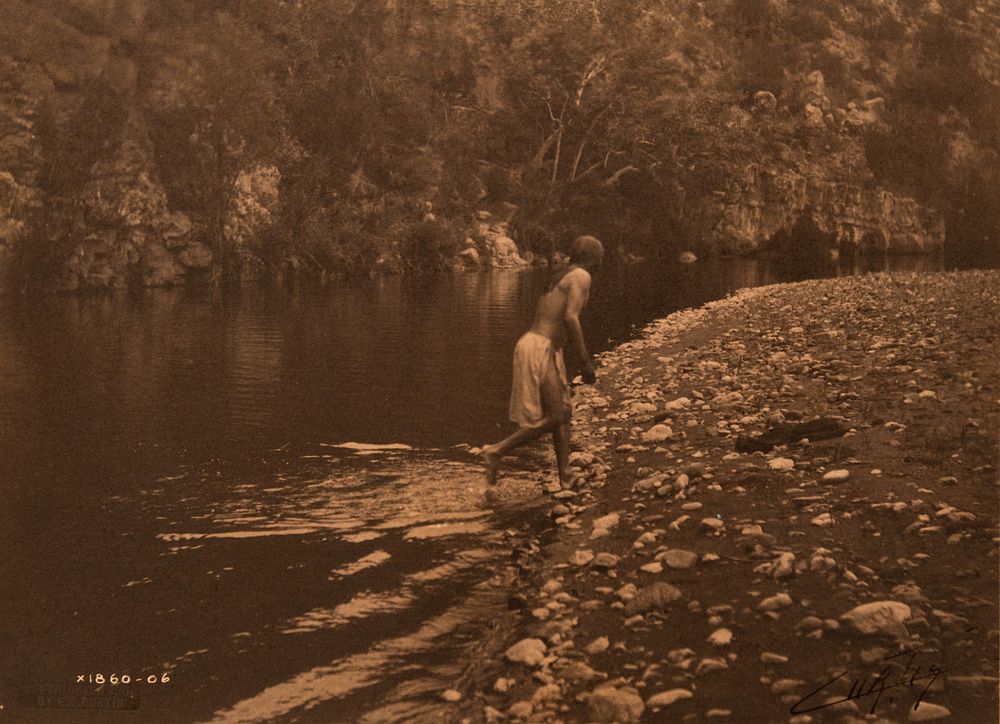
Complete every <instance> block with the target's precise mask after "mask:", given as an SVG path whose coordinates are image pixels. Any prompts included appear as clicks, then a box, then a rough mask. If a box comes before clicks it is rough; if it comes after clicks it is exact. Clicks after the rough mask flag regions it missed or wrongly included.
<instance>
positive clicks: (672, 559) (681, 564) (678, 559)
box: [656, 548, 698, 568]
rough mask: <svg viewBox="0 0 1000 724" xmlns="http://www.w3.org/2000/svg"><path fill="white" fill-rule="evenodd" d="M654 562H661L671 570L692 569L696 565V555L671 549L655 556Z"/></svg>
mask: <svg viewBox="0 0 1000 724" xmlns="http://www.w3.org/2000/svg"><path fill="white" fill-rule="evenodd" d="M656 560H658V561H663V562H664V563H666V564H667V565H668V566H670V567H671V568H693V567H694V566H695V565H696V564H697V563H698V554H697V553H692V552H691V551H686V550H684V549H683V548H671V549H670V550H668V551H664V552H663V553H658V554H657V555H656Z"/></svg>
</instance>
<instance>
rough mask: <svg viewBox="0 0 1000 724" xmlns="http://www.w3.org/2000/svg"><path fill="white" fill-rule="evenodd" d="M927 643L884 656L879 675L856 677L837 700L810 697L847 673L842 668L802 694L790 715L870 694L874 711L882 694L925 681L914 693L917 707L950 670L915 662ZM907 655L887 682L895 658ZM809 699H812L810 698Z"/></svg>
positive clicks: (816, 709)
mask: <svg viewBox="0 0 1000 724" xmlns="http://www.w3.org/2000/svg"><path fill="white" fill-rule="evenodd" d="M928 645H929V644H922V645H920V646H917V647H915V648H912V649H906V650H904V651H900V652H899V653H896V654H892V655H891V656H886V657H885V658H884V659H882V661H888V662H890V663H888V664H887V665H886V666H884V667H883V668H882V670H881V671H879V672H878V674H876V675H875V677H874V678H873V679H871V681H866V680H859V679H855V680H854V681H853V682H852V683H851V687H850V689H848V691H847V695H846V696H844V697H843V698H840V699H831V700H827V701H821V702H819V703H817V702H816V700H814V699H813V697H815V696H817V695H819V694H822V693H823V692H824V691H826V689H827V687H828V686H830V685H831V684H833V683H834V682H835V681H839V680H840V679H842V678H844V677H845V676H847V671H842V672H840V673H839V674H837V675H836V676H834V677H833V678H832V679H830V680H829V681H827V682H826V683H824V684H822V685H821V686H820V687H819V688H817V689H815V690H813V691H811V692H809V693H808V694H806V695H805V696H804V697H802V698H801V699H799V701H798V702H796V704H795V705H794V706H793V707H792V708H791V713H792V714H808V713H809V712H813V711H819V710H820V709H825V708H827V707H829V706H836V705H837V704H842V703H843V702H845V701H855V700H857V699H867V698H869V697H874V699H873V700H872V706H871V710H870V712H869V713H871V714H874V713H875V710H876V709H877V708H878V705H879V702H880V701H881V700H882V695H883V694H884V693H885V692H887V691H891V690H892V689H898V688H900V687H913V686H917V685H918V684H921V685H922V684H923V682H925V681H926V682H927V684H926V686H923V689H921V690H920V692H919V693H918V694H917V699H916V701H915V702H914V703H913V709H914V711H915V710H916V709H917V707H919V706H920V702H922V701H923V700H924V696H925V695H926V694H927V692H928V690H930V688H931V686H932V685H933V684H934V682H935V681H936V680H937V678H938V677H939V676H940V675H941V674H943V673H944V672H946V671H949V669H946V668H942V667H941V666H938V665H937V664H930V665H929V666H927V668H926V670H925V671H922V667H921V666H919V665H916V666H915V665H914V664H915V662H916V659H917V652H919V651H920V649H922V648H925V647H926V646H928ZM904 656H907V657H908V658H907V659H906V664H905V666H903V670H902V672H901V674H900V676H899V678H898V679H895V680H893V681H891V682H890V680H889V678H890V676H892V675H893V669H894V668H898V667H899V666H900V664H899V662H898V661H896V660H897V659H901V658H902V657H904ZM810 700H812V701H810ZM892 700H893V698H892V696H891V695H890V696H889V703H890V704H891V703H892Z"/></svg>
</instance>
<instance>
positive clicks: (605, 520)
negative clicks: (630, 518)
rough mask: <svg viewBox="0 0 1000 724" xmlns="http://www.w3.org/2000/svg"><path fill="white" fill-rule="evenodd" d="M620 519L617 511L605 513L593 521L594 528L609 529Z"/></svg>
mask: <svg viewBox="0 0 1000 724" xmlns="http://www.w3.org/2000/svg"><path fill="white" fill-rule="evenodd" d="M620 520H621V516H620V515H618V513H608V514H607V515H602V516H601V517H600V518H597V519H596V520H595V521H594V529H595V530H596V529H598V528H603V529H604V530H611V529H612V528H614V527H615V526H616V525H618V523H619V521H620Z"/></svg>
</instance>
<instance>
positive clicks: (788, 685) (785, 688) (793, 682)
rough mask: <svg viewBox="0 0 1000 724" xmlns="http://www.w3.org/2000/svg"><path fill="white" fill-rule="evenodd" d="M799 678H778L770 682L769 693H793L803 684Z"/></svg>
mask: <svg viewBox="0 0 1000 724" xmlns="http://www.w3.org/2000/svg"><path fill="white" fill-rule="evenodd" d="M805 683H806V682H804V681H802V680H801V679H778V680H777V681H775V682H774V683H773V684H771V693H772V694H777V695H779V696H781V695H783V694H794V693H795V692H796V691H798V690H799V688H801V687H803V686H805Z"/></svg>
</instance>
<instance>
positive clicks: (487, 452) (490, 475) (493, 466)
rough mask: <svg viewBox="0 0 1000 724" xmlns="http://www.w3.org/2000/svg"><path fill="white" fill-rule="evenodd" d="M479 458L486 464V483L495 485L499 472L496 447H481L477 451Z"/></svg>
mask: <svg viewBox="0 0 1000 724" xmlns="http://www.w3.org/2000/svg"><path fill="white" fill-rule="evenodd" d="M479 457H481V458H482V459H483V462H484V463H486V482H487V483H489V484H490V485H496V484H497V473H499V472H500V456H499V455H497V453H496V446H494V445H483V447H482V448H481V449H480V450H479Z"/></svg>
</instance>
